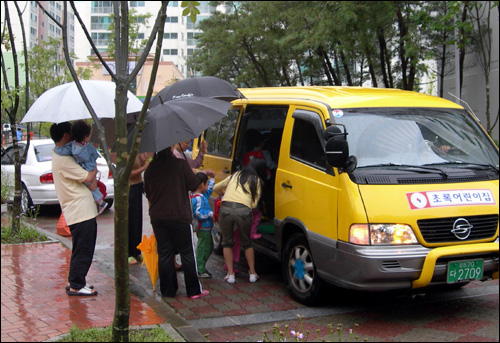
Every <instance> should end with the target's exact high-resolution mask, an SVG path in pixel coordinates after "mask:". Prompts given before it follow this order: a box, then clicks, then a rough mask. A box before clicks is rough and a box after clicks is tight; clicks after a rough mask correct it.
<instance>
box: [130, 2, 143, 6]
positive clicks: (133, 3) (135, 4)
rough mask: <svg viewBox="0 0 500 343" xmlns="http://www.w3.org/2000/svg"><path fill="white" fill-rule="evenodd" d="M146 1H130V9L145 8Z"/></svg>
mask: <svg viewBox="0 0 500 343" xmlns="http://www.w3.org/2000/svg"><path fill="white" fill-rule="evenodd" d="M144 3H145V1H130V7H144V6H145V4H144Z"/></svg>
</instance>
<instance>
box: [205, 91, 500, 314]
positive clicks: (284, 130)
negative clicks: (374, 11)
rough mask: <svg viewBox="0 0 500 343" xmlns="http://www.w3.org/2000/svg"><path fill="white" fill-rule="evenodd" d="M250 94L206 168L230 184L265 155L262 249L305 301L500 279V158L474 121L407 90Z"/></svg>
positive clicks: (213, 136) (214, 138)
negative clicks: (334, 293)
mask: <svg viewBox="0 0 500 343" xmlns="http://www.w3.org/2000/svg"><path fill="white" fill-rule="evenodd" d="M240 91H241V92H242V93H243V95H244V96H245V98H244V99H240V100H235V101H233V107H232V109H231V110H230V111H229V113H228V117H227V118H225V119H224V120H222V121H220V122H219V123H217V124H216V125H214V126H212V127H210V128H209V129H208V130H207V131H206V132H205V134H204V139H206V140H207V142H208V154H206V155H205V160H204V164H203V168H205V169H213V170H214V171H216V181H220V180H222V179H223V178H225V177H226V176H228V175H230V174H231V173H233V172H235V171H237V170H240V169H241V168H242V167H243V166H244V164H245V163H246V161H247V160H248V157H249V155H250V157H252V156H253V157H257V158H259V156H260V158H262V157H263V155H264V154H262V155H260V154H259V156H258V155H257V154H256V153H255V151H257V150H261V151H263V152H265V156H267V159H268V177H267V180H266V181H265V185H264V191H263V196H262V206H261V211H262V213H263V215H262V220H261V223H260V226H259V233H261V234H262V237H261V238H260V239H258V240H255V241H253V246H254V248H255V249H256V250H258V251H260V252H264V253H265V254H267V255H269V256H272V257H273V258H275V259H276V260H278V261H280V262H281V265H282V272H283V275H284V279H285V282H286V284H287V288H288V290H289V292H290V293H291V295H292V296H293V297H294V298H295V299H296V300H298V301H300V302H302V303H304V304H308V305H312V304H315V303H316V302H317V301H318V299H319V295H320V292H321V290H322V288H323V285H324V283H325V282H326V283H330V284H333V285H337V286H340V287H344V288H349V289H355V290H366V291H388V290H404V289H407V290H410V289H417V288H425V287H429V286H432V285H449V286H450V287H453V288H457V287H461V286H463V285H465V284H467V283H469V282H471V281H472V280H488V279H491V278H498V270H499V240H498V213H499V210H498V201H499V181H498V180H499V175H498V168H499V152H498V148H497V147H496V145H495V144H494V143H493V141H492V140H491V139H490V138H489V136H488V135H487V134H486V133H485V131H484V129H483V128H482V127H481V125H480V124H479V123H478V122H477V120H476V118H475V116H474V115H473V114H471V113H468V112H467V111H466V110H465V109H464V108H463V107H461V106H459V105H457V104H455V103H453V102H450V101H448V100H445V99H442V98H438V97H433V96H428V95H423V94H419V93H415V92H409V91H402V90H395V89H376V88H373V89H370V88H356V87H279V88H255V89H240ZM216 229H217V226H216ZM215 237H218V236H217V235H215ZM219 237H220V236H219ZM217 243H219V246H217ZM216 248H220V242H219V240H218V239H216Z"/></svg>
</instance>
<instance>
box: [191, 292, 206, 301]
mask: <svg viewBox="0 0 500 343" xmlns="http://www.w3.org/2000/svg"><path fill="white" fill-rule="evenodd" d="M209 294H210V292H209V291H207V290H204V291H203V292H201V293H200V294H196V295H193V296H191V297H190V298H191V299H200V298H202V297H205V296H207V295H209Z"/></svg>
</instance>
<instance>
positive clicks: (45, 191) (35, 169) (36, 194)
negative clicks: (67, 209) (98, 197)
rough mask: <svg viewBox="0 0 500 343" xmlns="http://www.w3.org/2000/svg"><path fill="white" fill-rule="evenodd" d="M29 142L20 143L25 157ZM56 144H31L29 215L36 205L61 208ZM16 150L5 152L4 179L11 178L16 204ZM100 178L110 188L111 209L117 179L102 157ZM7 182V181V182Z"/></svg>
mask: <svg viewBox="0 0 500 343" xmlns="http://www.w3.org/2000/svg"><path fill="white" fill-rule="evenodd" d="M26 143H27V142H26V141H21V142H19V153H20V154H21V156H22V154H23V153H24V149H25V147H26ZM53 149H54V141H52V140H51V139H39V140H31V141H30V146H29V150H28V155H27V156H26V163H25V164H23V165H22V166H21V182H22V191H21V208H22V212H23V213H26V211H27V210H28V209H29V208H30V207H31V206H33V205H54V204H58V203H59V201H58V200H57V195H56V190H55V187H54V179H53V176H52V150H53ZM13 159H14V147H13V146H12V145H9V146H7V147H6V148H5V149H3V148H2V179H4V178H9V179H10V181H9V184H10V186H11V189H12V192H11V196H10V200H9V201H10V202H12V201H13V193H14V163H13V162H12V161H13ZM97 169H98V171H99V172H98V173H97V176H98V178H99V174H100V181H101V182H102V183H104V185H106V193H107V195H106V198H105V200H106V202H107V203H108V208H109V207H111V206H112V205H113V199H114V193H115V192H114V183H113V176H112V175H111V172H110V171H109V168H108V165H107V163H106V160H105V159H104V158H103V157H102V156H100V157H99V158H98V159H97ZM3 181H5V180H3Z"/></svg>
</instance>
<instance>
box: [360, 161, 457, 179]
mask: <svg viewBox="0 0 500 343" xmlns="http://www.w3.org/2000/svg"><path fill="white" fill-rule="evenodd" d="M372 167H374V168H378V167H397V169H400V170H407V169H420V171H416V172H423V173H432V174H435V173H436V172H437V173H438V174H440V175H441V176H442V177H443V178H445V179H446V178H448V174H447V173H446V172H445V171H444V170H442V169H439V168H433V167H426V166H415V165H411V164H397V163H381V164H372V165H368V166H361V167H358V169H359V168H372Z"/></svg>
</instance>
